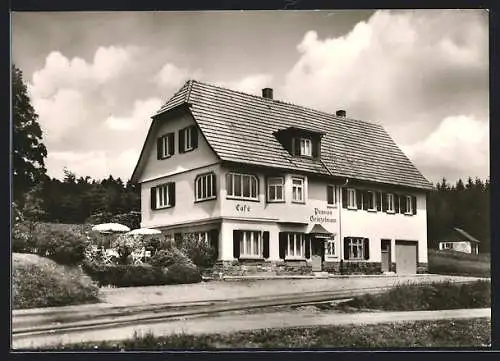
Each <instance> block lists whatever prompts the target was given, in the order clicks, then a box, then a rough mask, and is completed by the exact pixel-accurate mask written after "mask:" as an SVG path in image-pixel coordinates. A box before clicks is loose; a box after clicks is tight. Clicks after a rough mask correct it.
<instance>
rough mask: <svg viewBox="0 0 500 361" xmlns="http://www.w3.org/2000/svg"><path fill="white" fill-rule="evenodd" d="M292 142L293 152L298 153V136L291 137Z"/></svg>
mask: <svg viewBox="0 0 500 361" xmlns="http://www.w3.org/2000/svg"><path fill="white" fill-rule="evenodd" d="M292 144H294V147H293V154H294V155H300V140H299V138H293V140H292Z"/></svg>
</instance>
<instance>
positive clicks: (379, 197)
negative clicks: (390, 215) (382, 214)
mask: <svg viewBox="0 0 500 361" xmlns="http://www.w3.org/2000/svg"><path fill="white" fill-rule="evenodd" d="M383 197H384V196H383V194H382V192H377V211H380V210H381V209H382V199H384V198H383Z"/></svg>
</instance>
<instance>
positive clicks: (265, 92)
mask: <svg viewBox="0 0 500 361" xmlns="http://www.w3.org/2000/svg"><path fill="white" fill-rule="evenodd" d="M262 97H263V98H267V99H272V98H273V89H272V88H264V89H262Z"/></svg>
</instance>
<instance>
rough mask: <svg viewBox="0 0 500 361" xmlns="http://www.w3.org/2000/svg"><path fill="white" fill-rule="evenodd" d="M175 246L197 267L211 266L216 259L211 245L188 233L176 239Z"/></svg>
mask: <svg viewBox="0 0 500 361" xmlns="http://www.w3.org/2000/svg"><path fill="white" fill-rule="evenodd" d="M176 246H177V248H179V249H180V250H181V252H182V253H184V254H185V255H186V256H188V257H189V258H190V259H191V261H193V263H194V264H195V265H197V266H198V267H211V266H213V265H214V264H215V261H216V260H217V256H216V251H215V249H214V248H213V247H211V246H210V245H209V244H208V243H207V242H205V241H203V240H200V239H198V238H196V237H194V236H192V235H190V234H185V235H183V237H182V238H180V239H178V240H176Z"/></svg>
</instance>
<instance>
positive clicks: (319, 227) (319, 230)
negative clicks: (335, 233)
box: [309, 223, 332, 235]
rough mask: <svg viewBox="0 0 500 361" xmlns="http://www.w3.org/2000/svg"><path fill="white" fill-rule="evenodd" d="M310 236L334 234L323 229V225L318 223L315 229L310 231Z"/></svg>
mask: <svg viewBox="0 0 500 361" xmlns="http://www.w3.org/2000/svg"><path fill="white" fill-rule="evenodd" d="M309 233H310V234H320V235H331V234H332V232H329V231H327V230H326V229H325V227H323V226H322V225H321V224H319V223H316V224H315V225H314V227H313V228H312V229H311V230H310V231H309Z"/></svg>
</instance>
